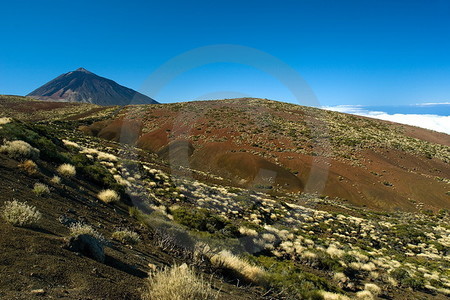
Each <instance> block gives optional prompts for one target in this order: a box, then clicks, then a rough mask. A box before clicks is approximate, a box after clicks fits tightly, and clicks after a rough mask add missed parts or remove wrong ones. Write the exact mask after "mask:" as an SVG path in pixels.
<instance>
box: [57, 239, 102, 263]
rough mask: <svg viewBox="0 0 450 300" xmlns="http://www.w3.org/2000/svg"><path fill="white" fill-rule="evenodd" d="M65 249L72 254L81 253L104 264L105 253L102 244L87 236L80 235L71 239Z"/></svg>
mask: <svg viewBox="0 0 450 300" xmlns="http://www.w3.org/2000/svg"><path fill="white" fill-rule="evenodd" d="M65 248H66V249H68V250H70V251H73V252H78V253H81V254H82V255H84V256H87V257H90V258H92V259H94V260H96V261H98V262H101V263H104V262H105V252H104V250H103V245H102V243H101V242H100V241H99V240H97V239H96V238H95V237H93V236H91V235H89V234H80V235H77V236H73V237H71V238H70V239H69V241H68V242H67V244H66V246H65Z"/></svg>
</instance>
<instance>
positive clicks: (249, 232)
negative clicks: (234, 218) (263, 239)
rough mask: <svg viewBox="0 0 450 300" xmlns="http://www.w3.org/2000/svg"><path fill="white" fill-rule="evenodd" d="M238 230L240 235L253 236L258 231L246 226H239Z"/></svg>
mask: <svg viewBox="0 0 450 300" xmlns="http://www.w3.org/2000/svg"><path fill="white" fill-rule="evenodd" d="M239 232H240V233H241V234H242V235H247V236H254V237H255V236H258V232H257V231H256V230H254V229H250V228H247V227H239Z"/></svg>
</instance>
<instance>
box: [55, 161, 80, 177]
mask: <svg viewBox="0 0 450 300" xmlns="http://www.w3.org/2000/svg"><path fill="white" fill-rule="evenodd" d="M56 171H57V172H58V173H59V174H60V175H62V176H64V177H73V176H75V175H76V174H77V171H76V169H75V167H74V166H73V165H71V164H62V165H60V166H59V167H58V169H56Z"/></svg>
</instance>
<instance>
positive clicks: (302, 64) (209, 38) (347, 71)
mask: <svg viewBox="0 0 450 300" xmlns="http://www.w3.org/2000/svg"><path fill="white" fill-rule="evenodd" d="M0 3H1V4H0V5H1V6H0V10H1V12H2V14H1V15H2V17H1V18H0V40H1V47H0V93H1V94H19V95H24V94H27V93H28V92H30V91H32V90H33V89H35V88H37V87H39V86H40V85H42V84H44V83H45V82H47V81H49V80H50V79H52V78H54V77H56V76H57V75H59V74H61V73H65V72H68V71H70V70H73V69H76V68H78V67H84V68H86V69H88V70H90V71H92V72H94V73H97V74H99V75H101V76H104V77H108V78H111V79H113V80H115V81H117V82H118V83H120V84H123V85H126V86H129V87H131V88H134V89H136V90H143V89H144V87H143V84H144V82H145V80H146V78H148V76H149V75H150V74H152V72H153V71H154V70H155V69H157V68H158V67H159V66H160V65H162V64H164V63H165V62H166V61H168V60H170V59H171V58H173V57H175V56H177V55H180V54H182V53H184V52H186V51H188V50H191V49H195V48H198V47H202V46H207V45H214V44H235V45H243V46H247V47H252V48H255V49H258V50H260V51H264V52H266V53H268V54H270V55H273V56H274V57H277V58H278V59H280V60H282V61H283V62H285V63H286V64H288V65H289V66H291V67H292V68H294V69H295V70H297V71H298V72H299V73H300V75H301V76H302V77H303V78H304V79H305V80H306V81H307V82H308V84H309V85H310V86H311V88H312V89H313V91H314V92H315V93H316V95H317V97H318V99H319V101H320V103H321V104H323V105H338V104H371V105H374V104H393V103H395V104H398V105H400V104H412V103H418V102H448V101H450V1H447V0H424V1H416V0H411V1H403V0H376V1H375V0H373V1H372V0H367V1H365V0H341V1H336V0H328V1H324V0H296V1H295V0H292V1H290V0H287V1H261V0H259V1H242V0H241V1H234V0H231V1H230V0H228V1H211V0H208V1H194V0H192V1H158V3H157V2H156V1H132V0H129V1H93V0H91V1H84V0H77V1H66V0H55V1H48V0H43V1H35V0H32V1H2V2H0ZM222 91H227V92H229V93H221V92H222ZM225 94H229V95H230V96H232V95H234V94H235V95H239V94H243V95H250V96H256V97H264V98H271V99H277V100H283V101H293V97H292V95H291V94H290V93H289V91H288V90H287V89H286V88H285V87H284V86H283V85H282V84H280V83H279V82H278V81H277V79H275V78H273V77H271V75H268V74H265V73H264V72H262V71H260V70H257V69H255V68H253V67H251V66H245V65H239V64H236V63H215V64H209V65H205V66H202V67H198V68H196V69H193V70H190V71H188V72H186V73H184V74H182V75H180V76H178V77H177V78H175V79H174V80H173V81H172V82H170V83H169V84H168V85H167V86H166V87H165V88H164V89H163V90H162V91H161V93H159V95H158V97H157V100H159V101H162V102H172V101H180V100H191V99H196V98H205V97H212V98H214V97H215V96H214V95H216V96H217V95H218V96H217V97H220V96H221V95H225Z"/></svg>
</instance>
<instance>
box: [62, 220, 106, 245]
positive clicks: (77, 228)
mask: <svg viewBox="0 0 450 300" xmlns="http://www.w3.org/2000/svg"><path fill="white" fill-rule="evenodd" d="M69 230H70V235H71V236H77V235H82V234H87V235H90V236H93V237H94V238H96V239H97V240H99V241H100V242H102V243H104V242H106V239H105V238H104V237H103V235H102V234H101V233H99V232H98V231H97V230H95V229H94V227H92V226H90V225H87V224H84V223H81V222H77V223H74V224H72V225H70V226H69Z"/></svg>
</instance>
